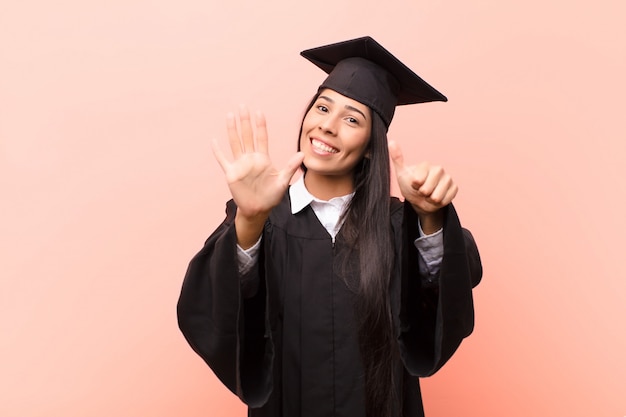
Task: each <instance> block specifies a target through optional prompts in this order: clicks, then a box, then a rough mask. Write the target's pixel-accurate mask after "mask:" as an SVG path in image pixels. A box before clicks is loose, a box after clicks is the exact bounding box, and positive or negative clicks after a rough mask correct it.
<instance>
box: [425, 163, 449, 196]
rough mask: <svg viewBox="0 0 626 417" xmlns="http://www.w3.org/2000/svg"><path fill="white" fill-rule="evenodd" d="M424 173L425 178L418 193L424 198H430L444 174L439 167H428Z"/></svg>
mask: <svg viewBox="0 0 626 417" xmlns="http://www.w3.org/2000/svg"><path fill="white" fill-rule="evenodd" d="M426 172H427V174H426V178H425V179H424V183H423V184H422V186H421V187H419V192H420V193H422V194H423V195H425V196H430V195H431V194H432V193H433V191H435V188H436V187H437V185H438V184H439V181H441V178H442V177H443V175H444V174H445V172H444V171H443V168H441V167H439V166H431V167H428V169H427V171H426Z"/></svg>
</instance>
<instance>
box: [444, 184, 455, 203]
mask: <svg viewBox="0 0 626 417" xmlns="http://www.w3.org/2000/svg"><path fill="white" fill-rule="evenodd" d="M458 192H459V186H458V185H456V184H452V187H450V188H449V189H448V192H447V193H446V196H445V197H444V198H443V200H442V202H441V203H442V205H443V206H447V205H448V204H450V203H452V200H454V197H456V195H457V193H458Z"/></svg>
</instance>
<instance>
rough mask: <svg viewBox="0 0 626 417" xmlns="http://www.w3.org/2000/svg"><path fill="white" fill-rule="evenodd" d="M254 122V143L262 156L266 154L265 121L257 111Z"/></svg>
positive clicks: (261, 113) (262, 115) (263, 116)
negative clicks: (255, 142)
mask: <svg viewBox="0 0 626 417" xmlns="http://www.w3.org/2000/svg"><path fill="white" fill-rule="evenodd" d="M255 121H256V141H257V149H258V151H259V152H262V153H264V154H267V153H268V145H267V122H266V121H265V115H264V114H263V112H261V111H260V110H258V111H257V112H256V115H255Z"/></svg>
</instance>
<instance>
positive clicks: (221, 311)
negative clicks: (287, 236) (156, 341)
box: [177, 200, 274, 407]
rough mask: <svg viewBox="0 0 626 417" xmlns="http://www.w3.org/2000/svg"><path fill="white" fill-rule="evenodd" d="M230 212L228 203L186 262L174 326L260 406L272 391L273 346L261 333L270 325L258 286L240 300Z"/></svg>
mask: <svg viewBox="0 0 626 417" xmlns="http://www.w3.org/2000/svg"><path fill="white" fill-rule="evenodd" d="M235 213H236V206H235V203H234V202H233V201H232V200H231V201H229V202H228V203H227V206H226V219H225V220H224V222H223V223H222V224H221V225H220V226H219V227H218V228H217V229H216V230H215V231H214V232H213V234H211V236H210V237H209V238H208V239H207V241H206V243H205V245H204V247H203V248H202V250H200V252H198V254H196V256H195V257H194V258H193V259H192V260H191V262H190V264H189V267H188V269H187V273H186V275H185V279H184V281H183V286H182V290H181V294H180V297H179V300H178V306H177V313H178V324H179V327H180V329H181V331H182V333H183V334H184V336H185V338H186V339H187V342H189V344H190V345H191V347H192V348H193V350H194V351H195V352H196V353H197V354H198V355H200V357H202V359H204V361H205V362H206V363H207V364H208V365H209V366H210V367H211V369H212V370H213V372H214V373H215V375H216V376H217V377H218V378H219V379H220V380H221V381H222V383H223V384H224V385H226V387H227V388H228V389H230V390H231V391H232V392H233V393H235V394H236V395H238V396H239V398H240V399H241V400H242V401H243V402H244V403H246V404H247V405H248V406H250V407H260V406H262V405H263V404H264V403H265V402H266V401H267V399H268V398H269V395H270V393H271V391H272V371H271V368H272V362H273V357H274V347H273V344H272V339H271V337H270V335H269V333H268V334H266V330H265V329H269V328H270V327H269V326H266V324H267V323H266V320H267V314H266V303H267V300H266V291H265V289H264V283H263V282H260V285H259V290H258V291H257V292H256V294H254V295H253V296H251V297H246V298H244V297H243V296H242V291H241V282H240V276H239V273H238V260H237V236H236V233H235V224H234V218H235ZM260 258H261V259H262V258H263V257H262V256H261V257H260ZM261 263H262V262H259V265H257V268H262V265H261ZM261 281H262V278H261Z"/></svg>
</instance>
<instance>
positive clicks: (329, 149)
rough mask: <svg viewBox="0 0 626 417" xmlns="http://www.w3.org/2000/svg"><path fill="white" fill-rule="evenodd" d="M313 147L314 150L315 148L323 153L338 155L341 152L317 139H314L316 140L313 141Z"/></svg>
mask: <svg viewBox="0 0 626 417" xmlns="http://www.w3.org/2000/svg"><path fill="white" fill-rule="evenodd" d="M311 145H312V146H313V148H315V149H316V150H318V151H321V152H325V153H337V152H339V149H337V148H333V147H332V146H329V145H327V144H325V143H324V142H322V141H321V140H317V139H314V138H312V139H311Z"/></svg>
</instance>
